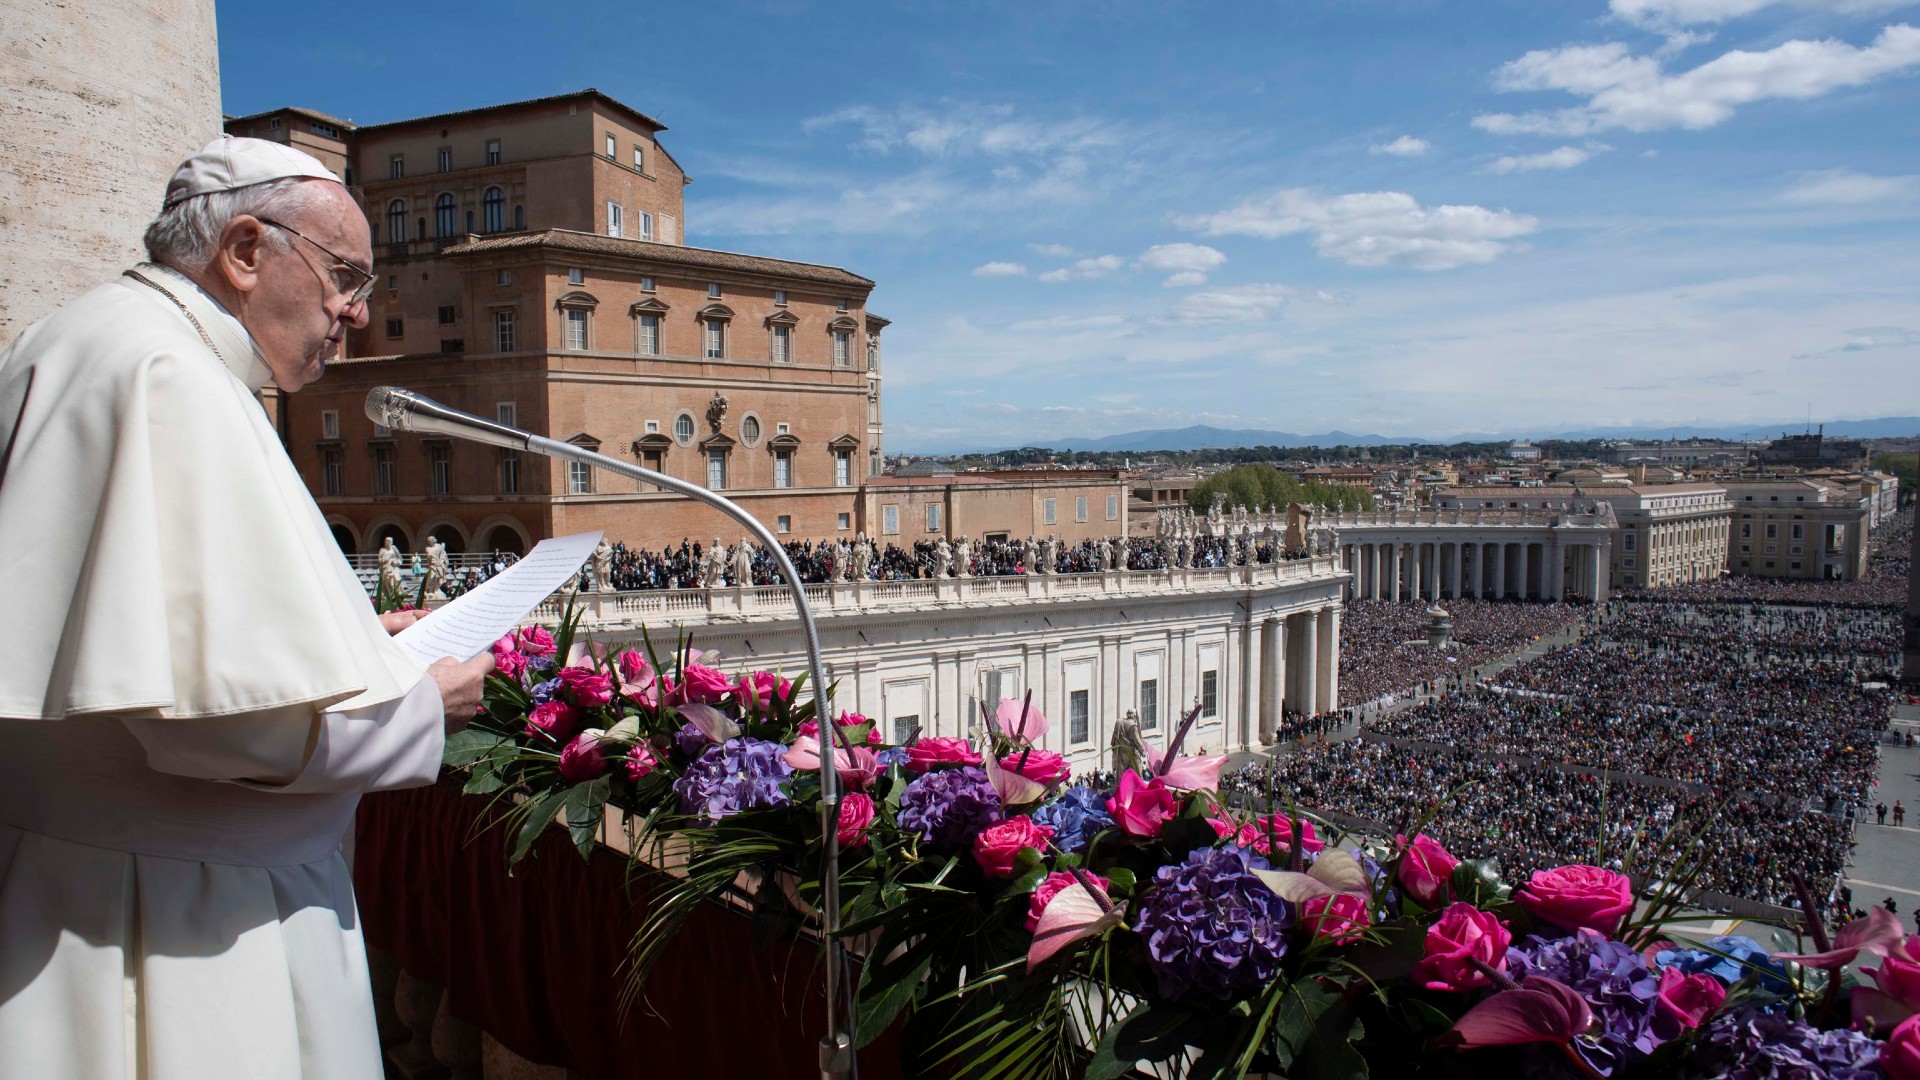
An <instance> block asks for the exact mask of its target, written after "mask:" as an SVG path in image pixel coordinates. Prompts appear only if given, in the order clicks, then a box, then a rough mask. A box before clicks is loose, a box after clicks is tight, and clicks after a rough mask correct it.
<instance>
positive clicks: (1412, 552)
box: [1407, 540, 1426, 600]
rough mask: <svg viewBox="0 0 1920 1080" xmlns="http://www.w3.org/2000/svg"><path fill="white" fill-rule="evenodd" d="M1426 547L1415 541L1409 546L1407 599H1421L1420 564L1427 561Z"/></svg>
mask: <svg viewBox="0 0 1920 1080" xmlns="http://www.w3.org/2000/svg"><path fill="white" fill-rule="evenodd" d="M1423 547H1424V545H1422V544H1421V543H1420V541H1418V540H1415V541H1414V542H1413V543H1411V544H1408V545H1407V555H1408V556H1409V557H1408V559H1407V599H1409V600H1418V599H1420V564H1421V563H1423V562H1425V561H1426V553H1425V552H1424V551H1423V550H1422V548H1423Z"/></svg>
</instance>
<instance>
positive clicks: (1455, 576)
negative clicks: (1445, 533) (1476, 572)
mask: <svg viewBox="0 0 1920 1080" xmlns="http://www.w3.org/2000/svg"><path fill="white" fill-rule="evenodd" d="M1448 546H1449V547H1451V548H1453V572H1452V574H1451V575H1449V576H1448V578H1447V582H1448V584H1449V585H1450V586H1451V590H1450V591H1451V592H1452V595H1453V598H1454V599H1455V600H1458V599H1460V560H1461V558H1462V557H1463V556H1465V555H1466V553H1467V546H1466V545H1465V544H1459V543H1455V544H1449V545H1448Z"/></svg>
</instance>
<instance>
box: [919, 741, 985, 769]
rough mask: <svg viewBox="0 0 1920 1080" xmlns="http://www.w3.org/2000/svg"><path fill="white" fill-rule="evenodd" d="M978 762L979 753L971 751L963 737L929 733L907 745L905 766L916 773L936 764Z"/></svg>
mask: <svg viewBox="0 0 1920 1080" xmlns="http://www.w3.org/2000/svg"><path fill="white" fill-rule="evenodd" d="M978 764H980V755H979V754H976V753H974V752H973V747H972V746H970V745H968V744H967V740H965V739H955V738H950V737H948V736H945V735H929V736H927V737H926V738H924V739H921V740H920V741H919V742H916V743H914V744H913V745H912V746H909V747H907V768H909V769H911V770H913V771H914V772H917V773H923V772H926V771H927V770H928V769H931V768H933V767H934V766H936V765H978Z"/></svg>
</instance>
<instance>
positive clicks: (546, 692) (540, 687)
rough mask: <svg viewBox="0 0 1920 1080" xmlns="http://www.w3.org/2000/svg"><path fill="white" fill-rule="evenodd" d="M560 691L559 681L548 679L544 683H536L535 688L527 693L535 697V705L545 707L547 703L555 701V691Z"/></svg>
mask: <svg viewBox="0 0 1920 1080" xmlns="http://www.w3.org/2000/svg"><path fill="white" fill-rule="evenodd" d="M559 689H560V680H559V679H548V680H547V681H546V682H543V683H534V684H533V687H532V688H531V689H529V690H528V691H527V692H528V693H529V694H531V695H533V703H534V704H535V705H545V704H546V703H547V702H549V701H552V700H553V695H554V693H555V691H557V690H559Z"/></svg>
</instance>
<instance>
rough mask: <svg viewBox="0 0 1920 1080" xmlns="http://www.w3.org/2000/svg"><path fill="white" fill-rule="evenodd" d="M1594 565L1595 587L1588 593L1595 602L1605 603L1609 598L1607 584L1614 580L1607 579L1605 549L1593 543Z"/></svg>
mask: <svg viewBox="0 0 1920 1080" xmlns="http://www.w3.org/2000/svg"><path fill="white" fill-rule="evenodd" d="M1592 566H1593V569H1592V571H1591V573H1592V574H1593V587H1592V588H1591V589H1589V590H1588V592H1587V595H1588V597H1589V598H1591V599H1592V601H1593V602H1594V603H1596V604H1602V603H1605V602H1606V599H1607V586H1608V585H1611V584H1612V582H1610V581H1608V580H1607V559H1606V554H1605V549H1604V548H1602V547H1601V546H1600V545H1599V544H1594V545H1593V555H1592Z"/></svg>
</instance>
